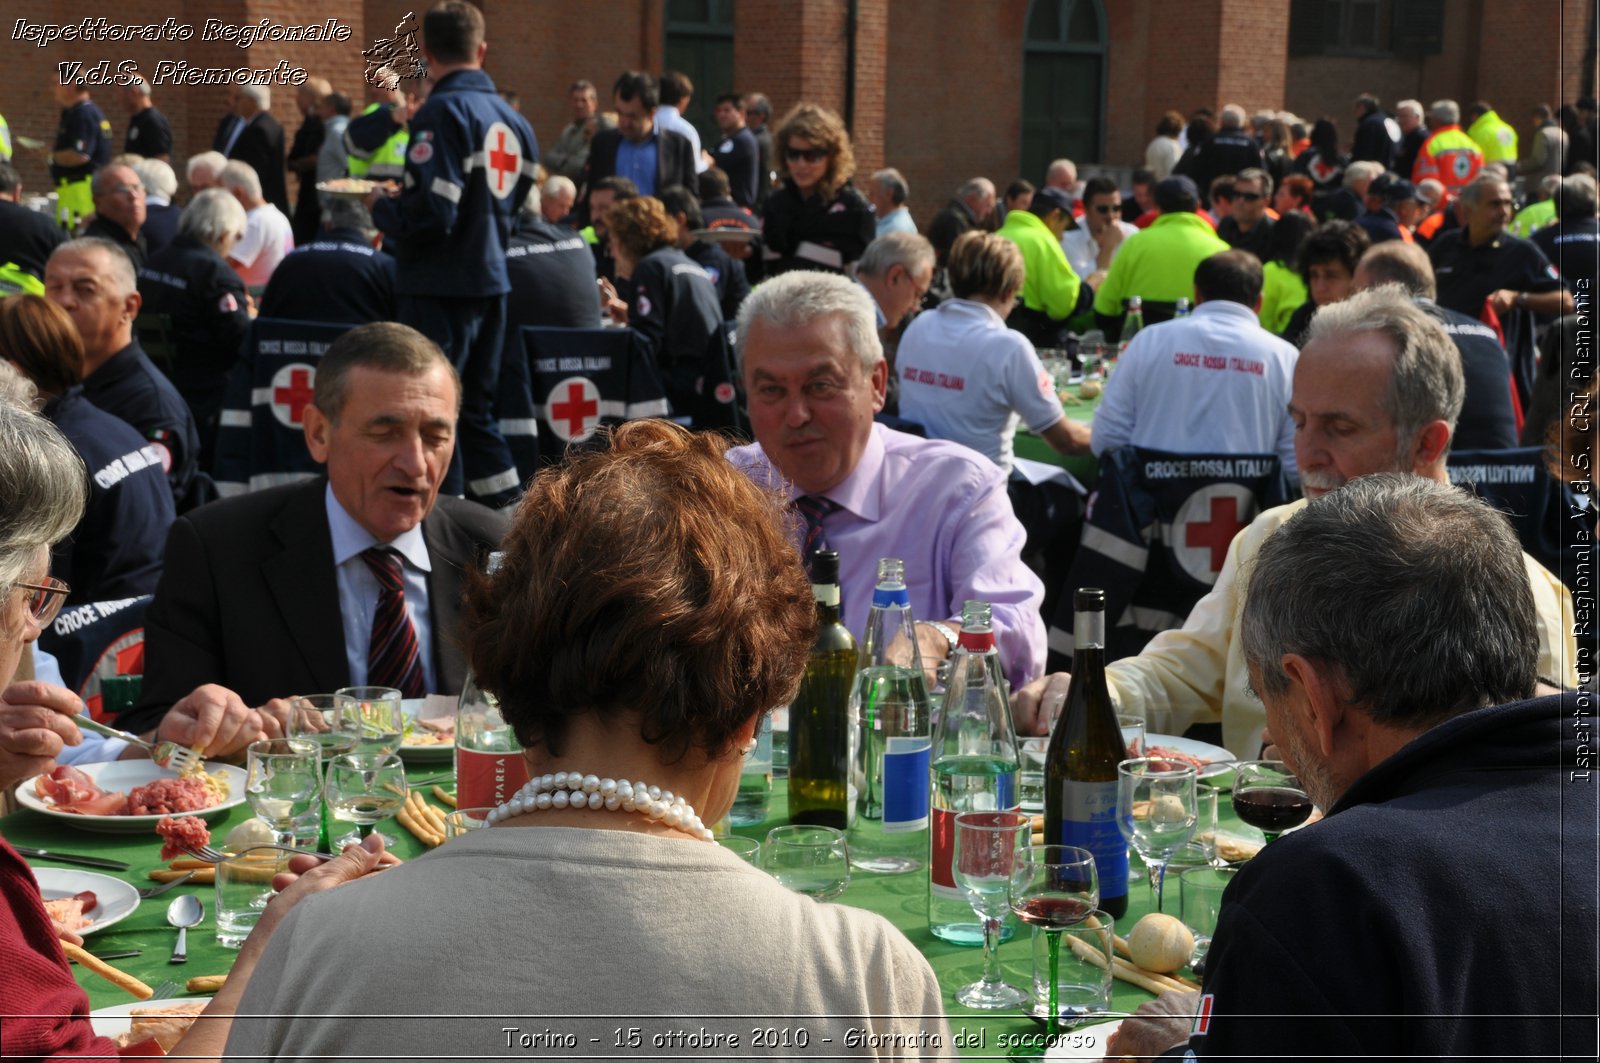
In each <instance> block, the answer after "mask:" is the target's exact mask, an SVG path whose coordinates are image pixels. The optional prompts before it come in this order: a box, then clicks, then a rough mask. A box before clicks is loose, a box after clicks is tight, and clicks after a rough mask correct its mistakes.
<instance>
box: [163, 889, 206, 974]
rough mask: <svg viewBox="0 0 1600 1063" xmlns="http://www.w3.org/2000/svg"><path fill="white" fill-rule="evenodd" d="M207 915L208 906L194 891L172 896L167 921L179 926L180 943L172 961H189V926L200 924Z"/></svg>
mask: <svg viewBox="0 0 1600 1063" xmlns="http://www.w3.org/2000/svg"><path fill="white" fill-rule="evenodd" d="M205 917H206V907H205V905H203V904H201V903H200V898H199V897H196V896H195V895H194V894H192V893H185V894H184V895H183V896H182V897H174V898H172V903H171V904H169V905H167V922H168V923H171V924H172V925H173V926H175V927H177V928H178V944H177V946H176V947H174V948H173V950H172V959H171V960H170V961H168V962H170V963H188V962H189V928H190V927H191V926H198V925H199V923H200V920H202V919H204V918H205Z"/></svg>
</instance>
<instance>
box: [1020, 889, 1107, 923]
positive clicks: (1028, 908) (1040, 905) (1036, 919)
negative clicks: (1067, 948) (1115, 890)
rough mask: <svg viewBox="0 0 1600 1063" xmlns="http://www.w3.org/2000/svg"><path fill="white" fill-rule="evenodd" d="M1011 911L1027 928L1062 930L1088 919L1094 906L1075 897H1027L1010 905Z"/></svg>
mask: <svg viewBox="0 0 1600 1063" xmlns="http://www.w3.org/2000/svg"><path fill="white" fill-rule="evenodd" d="M1011 910H1012V911H1013V912H1015V913H1016V914H1017V918H1018V919H1021V920H1022V921H1023V922H1024V923H1027V924H1028V925H1029V926H1037V927H1043V928H1044V929H1046V930H1063V929H1065V928H1066V927H1069V926H1077V925H1078V924H1079V923H1081V922H1083V921H1084V920H1085V919H1087V918H1089V913H1090V912H1092V911H1094V905H1092V904H1090V903H1089V902H1088V901H1086V900H1080V899H1078V898H1076V897H1029V898H1027V899H1026V900H1022V901H1019V902H1018V903H1016V904H1014V905H1012V907H1011Z"/></svg>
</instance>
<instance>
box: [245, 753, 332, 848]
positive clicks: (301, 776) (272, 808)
mask: <svg viewBox="0 0 1600 1063" xmlns="http://www.w3.org/2000/svg"><path fill="white" fill-rule="evenodd" d="M321 752H322V749H321V747H320V746H318V745H317V743H315V742H312V741H309V740H307V739H304V738H268V739H265V740H263V741H260V742H251V743H250V746H249V748H248V749H247V750H246V761H245V783H244V792H245V797H246V798H247V799H248V800H249V802H250V807H251V808H252V809H253V810H254V811H255V814H256V815H257V816H260V817H261V818H262V819H263V820H265V821H266V822H267V823H268V824H270V825H271V826H272V829H273V831H274V832H276V837H275V838H274V839H273V840H274V841H276V842H277V843H278V844H279V845H293V844H295V834H294V823H295V820H296V819H298V818H300V817H301V816H302V815H304V814H305V813H306V811H307V810H308V809H310V808H311V807H312V804H313V803H314V802H315V800H316V797H317V795H318V793H319V792H320V791H321V789H322V757H321Z"/></svg>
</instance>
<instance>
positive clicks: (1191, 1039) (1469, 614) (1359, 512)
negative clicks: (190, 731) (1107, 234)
mask: <svg viewBox="0 0 1600 1063" xmlns="http://www.w3.org/2000/svg"><path fill="white" fill-rule="evenodd" d="M1519 554H1520V551H1519V550H1518V548H1517V538H1516V535H1515V533H1514V532H1513V531H1512V529H1511V526H1510V524H1509V522H1508V521H1507V520H1506V518H1505V516H1504V515H1503V514H1500V513H1497V512H1495V511H1494V510H1493V509H1491V508H1490V507H1489V506H1487V505H1485V504H1484V503H1482V502H1480V501H1478V500H1477V499H1474V498H1472V497H1470V496H1468V495H1465V494H1463V493H1462V492H1460V491H1456V490H1454V489H1452V488H1450V487H1448V486H1446V485H1444V484H1439V483H1432V482H1429V481H1427V480H1424V479H1418V478H1417V477H1412V476H1402V475H1394V474H1385V475H1375V476H1369V477H1366V478H1364V479H1361V480H1357V481H1356V482H1354V483H1352V484H1350V485H1349V486H1348V487H1345V488H1343V489H1341V490H1339V491H1335V492H1333V493H1331V494H1329V495H1326V496H1324V497H1321V498H1318V499H1316V500H1315V501H1313V502H1311V503H1310V504H1309V505H1307V506H1304V507H1303V508H1302V512H1300V514H1299V515H1298V516H1296V517H1295V518H1294V519H1293V520H1291V521H1289V522H1288V523H1287V524H1285V525H1284V527H1283V528H1282V530H1281V531H1279V532H1278V533H1277V534H1276V535H1274V536H1272V538H1271V539H1269V540H1267V542H1266V543H1264V544H1263V545H1262V547H1261V549H1260V551H1259V552H1258V553H1257V555H1256V559H1255V568H1254V573H1253V575H1252V576H1251V580H1250V591H1249V593H1248V595H1247V596H1246V598H1245V602H1244V611H1243V616H1242V618H1241V621H1240V627H1241V629H1242V641H1243V644H1244V661H1245V666H1246V668H1247V669H1248V672H1249V675H1250V685H1251V688H1252V689H1253V690H1255V691H1256V692H1258V693H1259V694H1260V696H1261V700H1262V703H1263V705H1264V707H1265V712H1266V718H1267V721H1268V723H1269V725H1270V727H1271V730H1272V735H1273V737H1274V739H1275V740H1276V741H1277V743H1278V747H1279V750H1280V753H1281V756H1282V757H1283V760H1284V762H1285V765H1286V766H1287V767H1288V768H1289V769H1290V770H1291V771H1293V772H1294V773H1295V775H1296V776H1297V777H1298V779H1299V780H1300V782H1301V783H1302V784H1303V785H1304V787H1305V790H1306V793H1307V795H1308V796H1309V797H1310V798H1311V800H1312V802H1313V803H1315V805H1316V806H1317V807H1319V808H1321V809H1323V810H1324V812H1325V813H1326V815H1325V816H1324V818H1323V819H1322V820H1321V822H1319V823H1317V824H1316V826H1315V827H1314V828H1313V829H1310V830H1306V831H1302V832H1299V833H1295V834H1291V835H1285V836H1284V837H1282V838H1280V839H1278V840H1277V841H1275V842H1274V843H1272V844H1271V845H1269V846H1267V848H1266V849H1264V850H1263V851H1262V852H1261V853H1260V855H1258V856H1257V857H1255V858H1254V859H1253V860H1251V861H1250V862H1249V863H1248V864H1246V865H1245V866H1244V867H1243V868H1241V869H1240V870H1239V872H1238V874H1237V876H1236V877H1235V878H1234V880H1233V882H1232V883H1231V884H1230V885H1229V886H1228V891H1227V897H1226V901H1225V903H1224V904H1223V906H1222V910H1221V913H1220V915H1219V918H1218V919H1217V926H1216V932H1215V935H1214V938H1213V943H1212V946H1211V950H1210V952H1209V953H1208V954H1207V956H1206V970H1205V976H1204V980H1203V981H1204V984H1203V986H1202V989H1201V993H1202V994H1203V996H1200V995H1196V994H1168V995H1167V996H1164V997H1162V998H1160V999H1159V1000H1158V1001H1152V1002H1150V1003H1148V1004H1146V1005H1144V1006H1143V1007H1141V1008H1140V1009H1139V1011H1138V1012H1136V1013H1135V1015H1134V1017H1133V1018H1131V1019H1128V1020H1126V1021H1124V1023H1123V1025H1122V1028H1121V1030H1120V1031H1119V1032H1118V1034H1117V1035H1116V1036H1115V1038H1114V1039H1113V1040H1112V1043H1111V1045H1110V1046H1108V1048H1109V1050H1108V1052H1107V1055H1109V1056H1115V1057H1122V1056H1138V1057H1141V1058H1142V1057H1146V1056H1152V1055H1156V1054H1158V1053H1164V1052H1168V1051H1171V1050H1174V1049H1184V1048H1187V1050H1188V1051H1187V1057H1188V1058H1195V1057H1197V1056H1198V1057H1199V1058H1202V1059H1206V1058H1213V1057H1214V1058H1219V1059H1240V1058H1261V1059H1288V1058H1293V1057H1297V1056H1302V1055H1304V1054H1306V1053H1307V1051H1308V1048H1309V1047H1310V1046H1315V1051H1316V1052H1317V1053H1318V1054H1319V1055H1327V1056H1330V1057H1333V1058H1340V1059H1365V1058H1377V1057H1382V1058H1450V1057H1455V1056H1471V1057H1474V1058H1480V1057H1481V1058H1499V1057H1501V1056H1513V1055H1515V1056H1530V1057H1539V1058H1558V1057H1560V1056H1564V1055H1566V1054H1568V1053H1571V1054H1573V1055H1589V1054H1591V1053H1592V1052H1593V1039H1594V1031H1593V1019H1592V1017H1589V1018H1582V1019H1580V1018H1579V1016H1581V1015H1583V1013H1585V1012H1589V1013H1590V1015H1591V1016H1592V1011H1593V1007H1594V1000H1595V994H1596V991H1597V986H1596V969H1597V961H1596V955H1595V942H1596V926H1595V911H1594V906H1593V903H1592V898H1593V896H1594V892H1595V885H1596V883H1595V863H1596V841H1595V840H1596V834H1597V831H1596V826H1597V824H1596V818H1595V803H1594V802H1593V801H1592V800H1587V799H1582V800H1573V799H1572V796H1571V787H1572V786H1573V785H1574V784H1578V783H1582V782H1586V781H1590V774H1591V773H1590V772H1589V771H1588V770H1587V768H1588V765H1589V762H1590V760H1591V757H1590V750H1591V749H1592V747H1591V745H1590V744H1589V743H1590V741H1591V738H1590V736H1592V735H1593V734H1594V729H1595V723H1596V720H1595V712H1594V708H1593V702H1592V699H1589V698H1586V697H1585V696H1583V695H1580V694H1564V695H1563V694H1552V692H1550V691H1549V690H1547V689H1546V690H1540V689H1538V688H1537V687H1536V680H1535V677H1536V675H1537V674H1538V664H1537V661H1536V659H1535V654H1534V646H1535V643H1536V640H1537V637H1538V632H1537V628H1538V621H1537V606H1536V603H1535V601H1534V599H1533V596H1532V595H1530V594H1529V593H1528V591H1527V589H1526V587H1525V585H1524V584H1523V580H1522V574H1523V573H1522V569H1523V565H1522V559H1521V557H1520V556H1519ZM1539 694H1546V695H1551V696H1542V697H1541V696H1537V695H1539ZM1591 785H1592V782H1591ZM1507 882H1515V883H1517V889H1518V891H1519V892H1525V894H1526V895H1527V896H1531V897H1542V898H1546V899H1550V898H1561V897H1569V898H1573V897H1583V898H1585V900H1584V901H1582V902H1579V903H1577V904H1576V905H1575V906H1574V905H1571V904H1568V905H1563V904H1560V903H1554V902H1552V903H1545V904H1537V905H1532V906H1525V910H1523V911H1519V912H1518V913H1517V915H1516V917H1515V918H1508V917H1507V912H1506V906H1505V899H1504V897H1503V896H1498V895H1497V894H1498V893H1499V890H1498V889H1497V888H1495V887H1494V886H1493V885H1489V886H1488V888H1486V884H1492V883H1507ZM1352 913H1358V915H1357V919H1358V921H1359V923H1360V926H1361V928H1362V929H1363V930H1365V931H1366V932H1361V931H1357V930H1355V928H1354V927H1352V926H1351V916H1352ZM1333 927H1346V928H1349V929H1350V930H1351V931H1352V932H1336V933H1326V932H1318V931H1319V930H1322V931H1326V930H1327V929H1328V928H1333ZM1313 940H1314V944H1313ZM1313 956H1314V957H1315V958H1314V961H1313V960H1312V957H1313ZM1302 961H1304V962H1302ZM1197 1015H1198V1016H1200V1018H1198V1019H1197V1018H1196V1016H1197ZM1569 1016H1570V1019H1569V1018H1568V1017H1569ZM1579 1031H1581V1033H1580V1032H1579ZM1585 1039H1587V1042H1588V1047H1587V1048H1585V1047H1583V1044H1584V1041H1585Z"/></svg>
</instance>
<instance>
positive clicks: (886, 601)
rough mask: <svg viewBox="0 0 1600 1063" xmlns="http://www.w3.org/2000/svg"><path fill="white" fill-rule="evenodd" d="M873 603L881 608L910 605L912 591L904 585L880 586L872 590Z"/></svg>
mask: <svg viewBox="0 0 1600 1063" xmlns="http://www.w3.org/2000/svg"><path fill="white" fill-rule="evenodd" d="M872 604H873V605H874V606H875V607H876V608H879V609H887V608H888V607H890V606H893V605H899V606H906V605H910V604H911V592H910V591H908V590H906V589H905V588H904V587H878V588H875V589H874V590H873V592H872Z"/></svg>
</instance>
